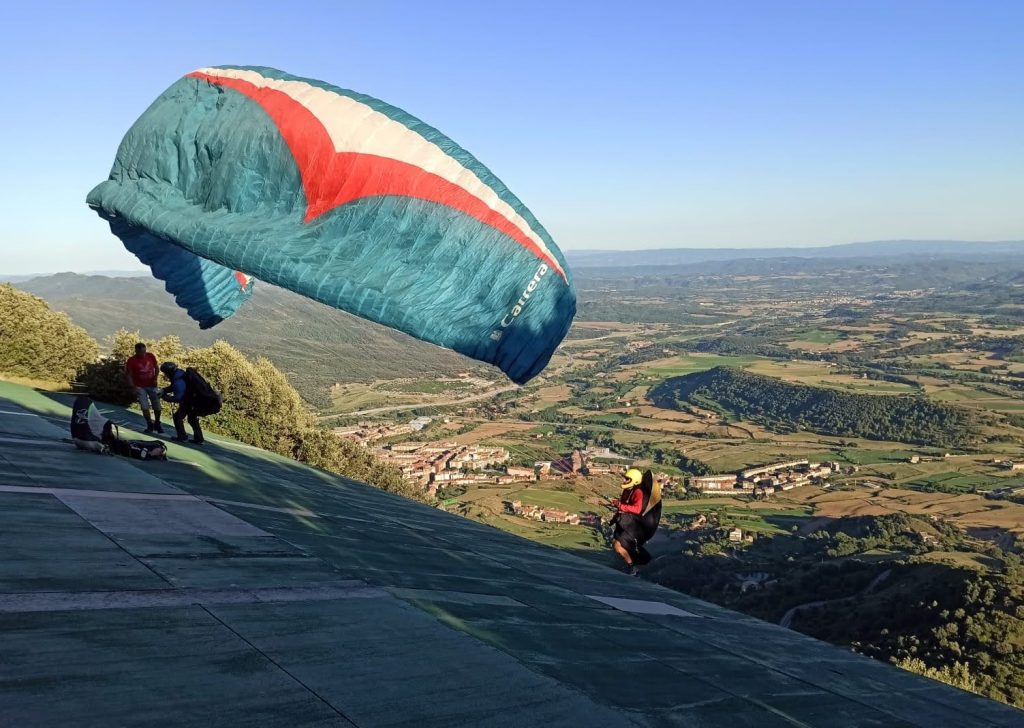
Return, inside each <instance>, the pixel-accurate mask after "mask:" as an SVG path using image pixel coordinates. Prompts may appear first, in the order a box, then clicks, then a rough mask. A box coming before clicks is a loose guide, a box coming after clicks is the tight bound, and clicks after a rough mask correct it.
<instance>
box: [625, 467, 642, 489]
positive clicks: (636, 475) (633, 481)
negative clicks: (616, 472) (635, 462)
mask: <svg viewBox="0 0 1024 728" xmlns="http://www.w3.org/2000/svg"><path fill="white" fill-rule="evenodd" d="M643 479H644V474H643V473H641V472H640V471H639V470H637V469H636V468H630V469H629V470H627V471H626V472H625V473H623V475H622V487H623V489H625V488H632V487H633V486H635V485H640V481H641V480H643Z"/></svg>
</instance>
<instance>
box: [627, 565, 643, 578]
mask: <svg viewBox="0 0 1024 728" xmlns="http://www.w3.org/2000/svg"><path fill="white" fill-rule="evenodd" d="M626 575H627V576H640V570H639V569H638V568H636V566H633V565H630V566H627V567H626Z"/></svg>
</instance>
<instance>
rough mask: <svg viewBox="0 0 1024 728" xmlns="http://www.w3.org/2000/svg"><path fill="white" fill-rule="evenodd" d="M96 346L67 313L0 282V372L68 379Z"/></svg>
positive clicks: (89, 358) (91, 356)
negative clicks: (56, 310)
mask: <svg viewBox="0 0 1024 728" xmlns="http://www.w3.org/2000/svg"><path fill="white" fill-rule="evenodd" d="M98 354H99V347H98V346H97V344H96V342H95V341H93V339H92V337H90V336H89V334H87V333H86V332H85V329H83V328H81V327H79V326H75V325H74V324H73V323H72V322H71V319H70V318H68V317H67V315H66V314H63V313H57V312H55V311H51V310H50V307H49V306H47V305H46V302H45V301H43V299H41V298H37V297H36V296H33V295H31V294H29V293H25V292H24V291H19V290H18V289H17V288H14V287H13V286H10V285H6V284H0V372H5V373H7V374H13V375H16V376H21V377H31V378H34V379H45V380H49V381H53V382H70V381H72V380H74V379H75V377H76V375H77V374H78V372H79V370H80V369H82V367H84V366H85V365H86V364H89V363H92V362H93V361H95V359H96V357H97V355H98Z"/></svg>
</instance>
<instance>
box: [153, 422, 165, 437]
mask: <svg viewBox="0 0 1024 728" xmlns="http://www.w3.org/2000/svg"><path fill="white" fill-rule="evenodd" d="M153 431H154V432H159V433H160V434H161V435H162V434H164V428H163V425H161V424H160V423H159V422H157V423H156V424H154V425H153Z"/></svg>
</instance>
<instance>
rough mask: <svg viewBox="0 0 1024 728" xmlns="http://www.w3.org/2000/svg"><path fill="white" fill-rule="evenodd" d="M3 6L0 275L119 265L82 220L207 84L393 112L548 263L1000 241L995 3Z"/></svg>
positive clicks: (1003, 57) (1007, 89)
mask: <svg viewBox="0 0 1024 728" xmlns="http://www.w3.org/2000/svg"><path fill="white" fill-rule="evenodd" d="M6 5H7V7H6V8H5V9H3V10H0V28H2V30H0V34H2V42H0V62H2V65H3V67H4V68H6V69H7V71H6V73H5V83H4V91H5V102H4V105H3V106H4V113H3V114H2V116H0V125H2V132H3V134H2V136H0V138H2V139H3V143H4V150H3V161H4V175H3V180H4V182H3V188H2V190H0V206H2V209H0V212H2V213H3V214H2V215H0V251H2V253H3V255H2V257H0V273H26V272H47V271H56V270H80V271H81V270H97V269H104V268H130V267H137V266H138V264H137V263H136V262H135V261H134V258H132V257H131V256H130V255H128V254H127V253H125V252H124V251H123V249H122V247H121V244H120V243H119V242H118V241H117V239H116V238H114V237H113V236H112V235H111V234H110V233H109V231H108V230H107V227H106V224H105V223H103V222H102V221H101V220H100V219H99V218H98V217H96V216H95V215H94V214H93V213H92V212H91V211H89V209H88V208H87V207H86V206H85V204H84V201H83V200H84V198H85V195H86V193H87V192H88V191H89V190H90V189H91V188H92V187H93V186H94V185H95V184H96V183H98V182H100V181H101V180H103V179H104V178H105V177H106V175H107V173H108V172H109V170H110V165H111V162H112V161H113V157H114V153H115V151H116V149H117V145H118V143H119V141H120V139H121V137H122V135H123V134H124V132H125V131H126V130H127V129H128V127H129V126H130V125H131V124H132V122H133V121H134V120H135V119H136V118H137V117H138V116H139V115H140V114H141V113H142V112H143V111H144V110H145V108H146V107H147V106H148V105H149V103H150V102H151V101H152V100H153V99H154V98H156V96H157V95H158V94H160V92H162V91H163V90H164V89H165V88H166V87H167V86H169V85H170V84H171V83H173V82H174V81H175V80H176V79H177V78H178V77H180V76H181V75H183V74H185V73H187V72H188V71H191V70H193V69H195V68H198V67H202V66H206V65H218V64H248V65H267V66H273V67H276V68H280V69H282V70H286V71H288V72H290V73H294V74H297V75H301V76H309V77H313V78H320V79H323V80H326V81H329V82H331V83H334V84H336V85H339V86H343V87H346V88H351V89H355V90H358V91H363V92H365V93H369V94H371V95H373V96H377V97H379V98H381V99H384V100H385V101H388V102H390V103H392V104H395V105H397V106H400V107H402V108H404V109H406V110H407V111H409V112H410V113H412V114H414V115H416V116H419V117H420V118H422V119H424V120H425V121H427V122H428V123H430V124H432V125H434V126H436V127H437V128H439V129H441V130H442V131H444V132H445V133H447V134H448V135H449V136H451V137H452V138H453V139H455V140H456V141H457V142H459V143H460V144H461V145H462V146H464V147H465V148H466V149H468V150H469V151H470V152H472V153H473V154H474V155H476V156H477V157H478V158H479V159H480V160H481V161H482V162H483V163H484V164H486V165H487V166H489V167H490V168H491V169H492V170H493V171H494V172H495V173H496V174H497V175H498V176H499V177H500V178H502V179H503V180H504V181H505V183H506V184H507V185H508V186H509V187H510V188H511V189H512V191H513V192H514V193H515V194H516V195H518V196H519V197H520V198H521V199H522V200H523V201H524V202H525V203H526V204H527V206H529V207H530V208H531V209H532V210H533V212H534V213H535V214H536V216H537V217H538V219H540V221H541V222H542V223H543V224H544V225H545V226H546V227H547V228H548V230H549V231H550V232H551V234H552V236H553V237H554V239H555V241H556V242H557V243H558V244H559V245H560V246H561V247H562V248H563V249H568V250H571V249H583V248H619V249H629V248H653V247H703V246H737V247H754V246H764V245H820V244H836V243H843V242H850V241H855V240H872V239H889V238H931V239H935V238H942V239H970V240H1005V239H1022V238H1024V43H1022V42H1021V40H1022V28H1024V2H1020V1H1019V0H1014V1H1010V2H999V1H997V0H991V1H986V2H939V1H938V0H934V1H930V2H914V1H910V0H893V1H892V2H871V1H866V0H857V1H856V2H841V1H838V0H837V1H835V2H833V1H831V0H816V1H815V2H785V1H782V0H772V2H762V1H759V0H758V1H750V2H729V1H722V2H718V1H715V2H710V1H708V2H688V1H682V0H679V1H677V2H657V3H656V2H648V3H622V2H614V3H613V2H597V1H594V0H590V1H588V2H582V0H581V1H580V2H573V3H568V2H564V3H563V2H558V1H557V0H546V1H544V2H534V1H533V0H528V1H523V2H515V3H507V4H495V3H487V2H480V1H479V0H474V1H471V2H447V1H446V0H436V1H435V2H426V3H424V2H411V1H410V2H389V1H387V0H376V1H375V2H373V3H368V2H365V1H364V2H346V1H344V0H334V1H328V2H303V1H302V0H295V1H294V2H290V3H288V2H286V3H282V2H273V3H269V2H260V1H259V0H248V1H247V2H233V3H227V2H224V3H218V2H174V3H144V2H131V3H129V2H120V1H118V0H109V1H107V2H102V3H77V2H76V3H63V4H62V3H46V2H25V3H7V4H6ZM12 6H20V7H12Z"/></svg>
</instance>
